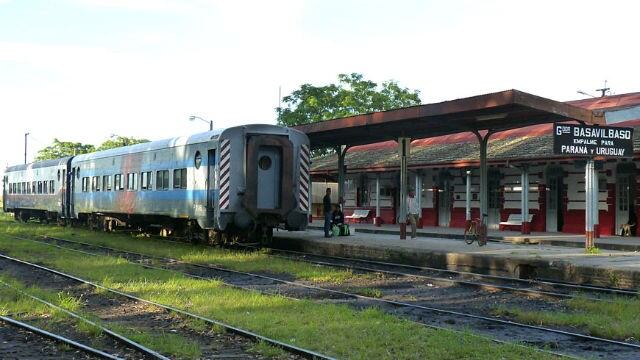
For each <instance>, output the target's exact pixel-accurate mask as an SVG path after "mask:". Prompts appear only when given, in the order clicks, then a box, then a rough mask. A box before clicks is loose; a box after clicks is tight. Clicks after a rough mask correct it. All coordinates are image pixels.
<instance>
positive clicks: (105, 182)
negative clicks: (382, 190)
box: [102, 175, 111, 191]
mask: <svg viewBox="0 0 640 360" xmlns="http://www.w3.org/2000/svg"><path fill="white" fill-rule="evenodd" d="M102 191H111V175H104V176H103V177H102Z"/></svg>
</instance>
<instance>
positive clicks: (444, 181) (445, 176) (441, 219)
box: [438, 171, 453, 227]
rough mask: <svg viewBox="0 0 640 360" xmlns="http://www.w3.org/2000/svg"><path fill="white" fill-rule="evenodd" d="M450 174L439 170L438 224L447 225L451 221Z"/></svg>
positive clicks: (451, 195)
mask: <svg viewBox="0 0 640 360" xmlns="http://www.w3.org/2000/svg"><path fill="white" fill-rule="evenodd" d="M451 188H452V184H451V176H450V174H449V173H448V172H446V171H445V172H441V173H440V174H439V179H438V226H444V227H448V226H449V223H450V222H451V205H452V204H451V203H452V199H453V193H452V191H451Z"/></svg>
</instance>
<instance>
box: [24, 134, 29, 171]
mask: <svg viewBox="0 0 640 360" xmlns="http://www.w3.org/2000/svg"><path fill="white" fill-rule="evenodd" d="M28 135H29V133H28V132H26V133H24V163H25V164H26V163H27V136H28Z"/></svg>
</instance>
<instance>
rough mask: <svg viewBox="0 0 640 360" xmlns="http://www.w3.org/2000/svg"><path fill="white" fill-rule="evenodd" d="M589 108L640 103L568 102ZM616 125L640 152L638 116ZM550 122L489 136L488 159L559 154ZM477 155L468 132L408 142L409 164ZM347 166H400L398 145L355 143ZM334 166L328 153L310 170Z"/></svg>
mask: <svg viewBox="0 0 640 360" xmlns="http://www.w3.org/2000/svg"><path fill="white" fill-rule="evenodd" d="M569 103H572V104H574V105H577V106H581V107H585V108H588V109H590V110H598V109H602V110H611V109H619V108H623V107H630V106H638V105H640V93H631V94H622V95H614V96H607V97H604V98H593V99H585V100H576V101H570V102H569ZM615 126H628V127H634V128H637V129H638V130H636V131H634V151H635V152H640V119H634V120H629V121H624V122H619V123H616V124H615ZM552 129H553V124H540V125H534V126H528V127H524V128H519V129H512V130H506V131H502V132H499V133H496V134H494V135H492V136H491V138H490V141H489V146H488V149H487V151H488V154H487V155H488V159H489V161H506V160H532V159H541V158H553V157H558V156H557V155H555V154H554V153H553V136H552V133H553V132H552ZM478 157H479V145H478V140H477V138H476V136H475V135H474V134H472V133H470V132H465V133H457V134H452V135H445V136H438V137H433V138H426V139H416V140H414V141H412V143H411V157H410V159H409V166H410V167H419V166H439V165H440V166H442V165H444V164H447V165H464V164H467V163H475V162H477V161H478ZM345 163H346V165H347V168H348V169H351V170H354V169H375V168H379V169H384V168H397V167H398V166H399V157H398V145H397V143H396V142H395V141H385V142H380V143H375V144H368V145H361V146H354V147H352V148H350V149H349V150H348V151H347V155H346V159H345ZM336 169H337V156H336V155H328V156H324V157H321V158H315V159H314V160H313V165H312V171H314V172H316V173H317V172H326V171H335V170H336Z"/></svg>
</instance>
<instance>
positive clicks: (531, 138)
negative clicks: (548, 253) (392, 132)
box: [311, 93, 640, 236]
mask: <svg viewBox="0 0 640 360" xmlns="http://www.w3.org/2000/svg"><path fill="white" fill-rule="evenodd" d="M566 104H570V105H572V106H575V107H579V108H584V109H588V110H590V111H593V112H598V113H600V114H601V115H602V116H603V117H604V119H605V122H606V125H609V126H624V127H633V128H635V131H634V141H633V143H634V147H633V149H634V153H633V156H632V157H626V158H616V159H611V158H608V159H607V158H600V159H599V158H596V159H595V160H596V161H595V170H596V174H597V184H596V189H597V190H596V191H597V208H598V218H599V224H598V225H597V226H596V227H595V229H594V230H595V232H596V236H599V235H615V234H619V233H620V229H621V227H622V226H623V225H624V224H627V225H630V226H631V232H632V234H633V235H636V233H637V234H639V235H640V231H638V230H637V228H638V226H637V225H636V224H638V223H639V221H640V198H638V173H639V171H638V168H640V164H639V163H638V161H639V159H640V134H639V133H638V129H637V128H638V127H640V93H629V94H621V95H612V96H605V97H600V98H590V99H584V100H576V101H569V102H567V103H566ZM479 146H480V145H479V142H478V139H477V138H476V135H475V134H473V133H471V132H460V133H456V134H448V135H444V136H437V137H430V138H424V139H412V141H411V144H410V156H409V157H408V170H409V175H408V184H409V188H411V189H415V190H416V194H417V197H418V202H419V204H420V207H421V208H422V212H421V218H420V221H419V226H434V227H453V228H456V227H457V228H463V227H464V226H465V224H466V220H467V213H466V212H467V209H468V207H470V208H471V217H472V218H478V217H479V206H480V201H479V200H480V194H479V184H480V179H479V168H478V166H479V158H478V154H479ZM487 161H488V165H489V167H488V174H487V178H488V194H487V197H488V199H487V204H488V209H487V210H488V213H487V215H488V219H487V220H488V225H489V228H490V229H502V230H522V231H523V232H526V233H528V232H530V231H533V232H563V233H572V234H584V233H585V221H586V220H585V208H586V206H585V193H586V191H585V166H586V163H587V161H586V159H585V158H581V157H568V156H558V155H554V151H553V124H552V123H545V124H537V125H533V126H526V127H521V128H516V129H510V130H505V131H500V132H497V133H495V134H493V135H492V136H491V137H490V139H489V142H488V147H487ZM399 164H400V161H399V152H398V143H397V142H396V141H385V142H377V143H373V144H366V145H359V146H352V147H349V148H346V153H345V156H344V168H346V174H345V178H344V184H343V187H344V190H343V193H344V208H345V215H350V214H353V213H354V212H355V211H356V210H359V211H360V214H362V213H363V210H368V213H367V215H366V216H365V217H364V218H363V219H362V221H364V222H369V223H376V224H396V223H397V222H398V221H399V214H400V209H399V204H400V200H399V198H400V190H399V189H400V169H399V166H400V165H399ZM311 174H312V179H313V181H314V187H313V198H314V206H313V210H312V214H313V216H314V217H317V218H322V214H321V206H320V205H321V199H322V195H323V194H324V190H322V189H323V188H325V187H327V186H331V184H335V183H336V182H337V181H338V156H337V154H331V155H326V156H321V157H317V158H314V159H313V164H312V171H311ZM468 185H469V186H468ZM523 192H526V195H528V196H526V197H523ZM522 199H527V200H528V201H527V204H526V205H528V206H526V207H524V208H525V209H526V208H528V212H529V213H528V217H527V220H528V221H525V222H524V223H523V224H522V225H521V224H519V223H520V221H517V223H518V224H517V225H516V224H514V225H509V224H508V223H509V222H510V219H513V218H514V216H513V215H514V214H518V215H520V216H519V217H522V215H521V212H522V209H523V203H522ZM501 222H502V223H503V224H502V225H501V224H500V223H501Z"/></svg>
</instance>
